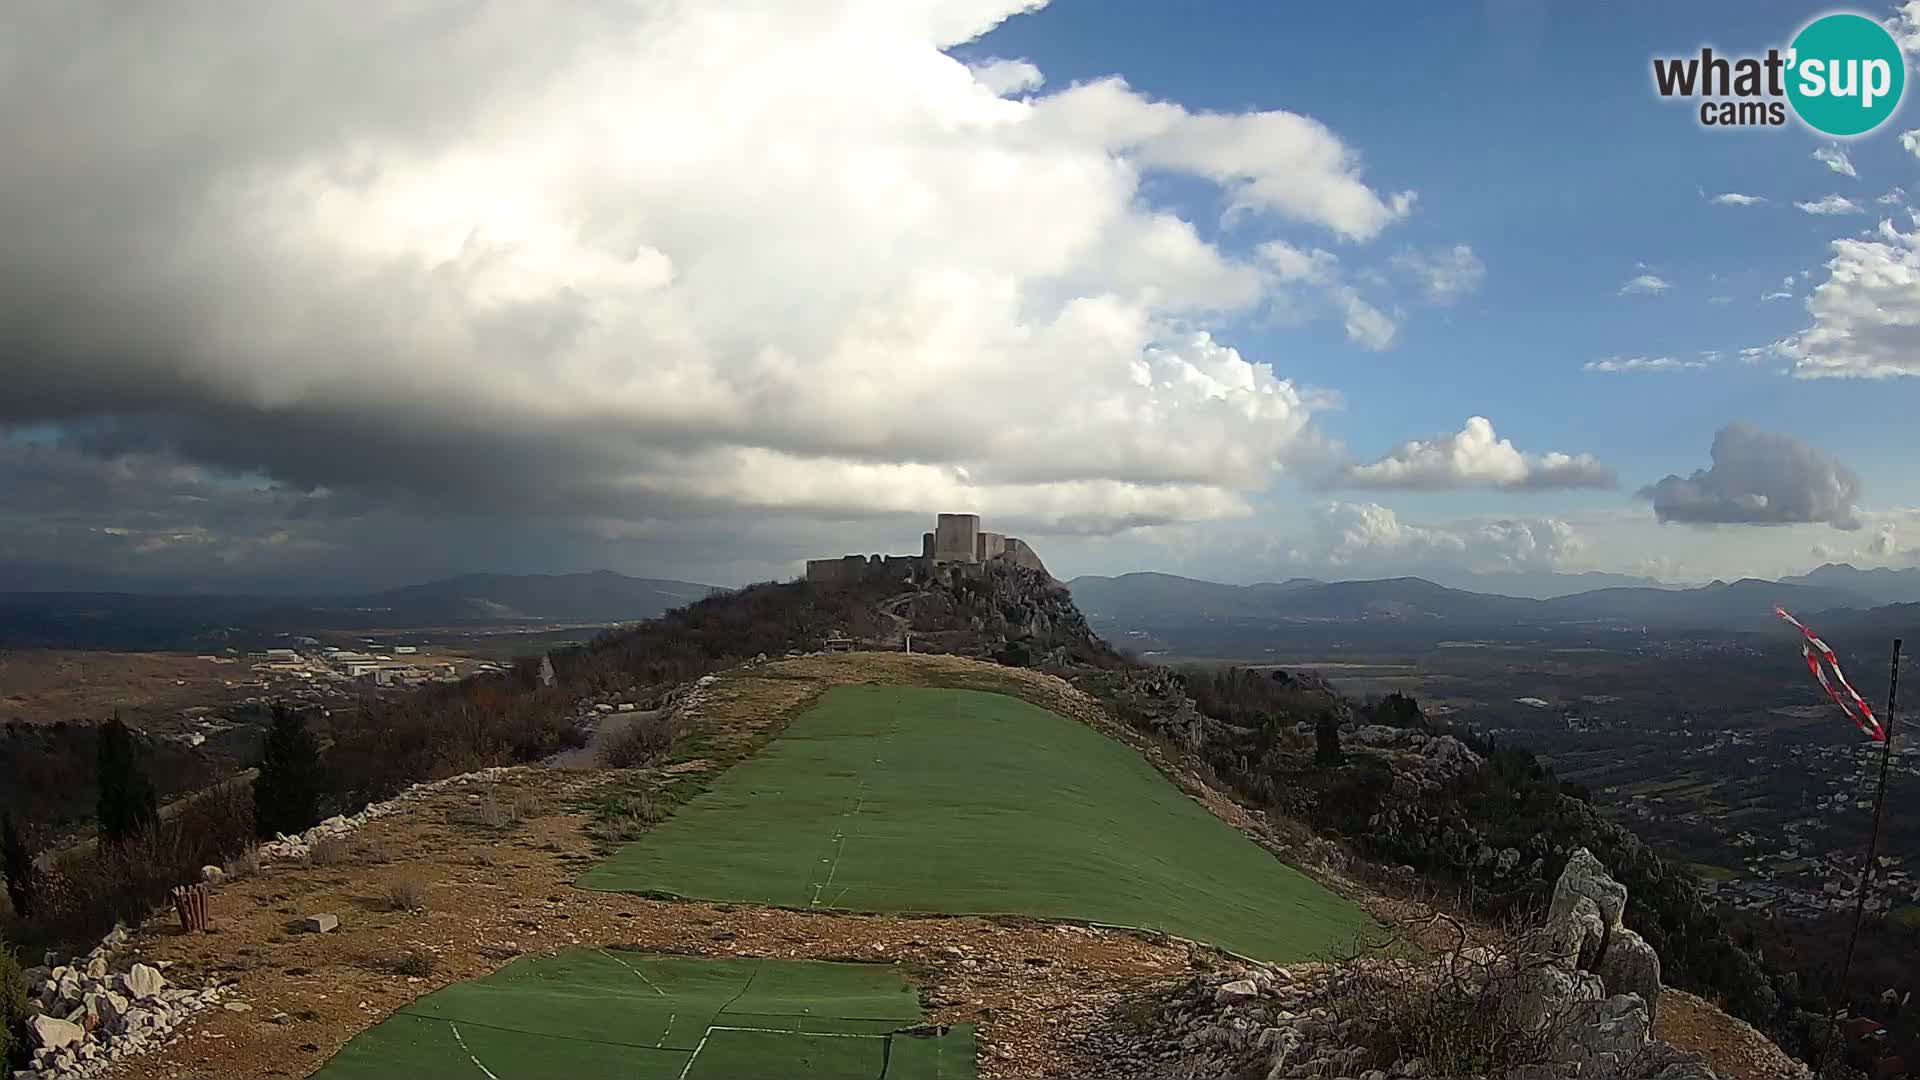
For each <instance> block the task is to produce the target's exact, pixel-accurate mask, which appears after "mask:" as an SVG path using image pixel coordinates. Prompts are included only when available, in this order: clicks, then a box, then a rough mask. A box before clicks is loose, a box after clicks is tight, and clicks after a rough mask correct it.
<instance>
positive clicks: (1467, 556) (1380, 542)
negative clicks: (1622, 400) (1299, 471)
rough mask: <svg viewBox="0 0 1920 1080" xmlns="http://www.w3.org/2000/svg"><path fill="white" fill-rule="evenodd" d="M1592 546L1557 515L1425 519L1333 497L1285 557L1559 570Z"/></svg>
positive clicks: (1329, 569) (1332, 563)
mask: <svg viewBox="0 0 1920 1080" xmlns="http://www.w3.org/2000/svg"><path fill="white" fill-rule="evenodd" d="M1584 546H1585V545H1584V541H1583V540H1582V538H1581V537H1580V535H1579V532H1578V530H1576V529H1575V527H1574V526H1573V525H1571V524H1569V523H1568V522H1565V521H1561V520H1557V519H1554V518H1540V519H1533V520H1516V519H1508V518H1502V519H1498V520H1492V521H1462V522H1449V523H1446V524H1441V525H1419V524H1414V523H1411V522H1406V521H1402V520H1400V517H1399V515H1397V514H1395V513H1394V512H1393V511H1392V510H1391V509H1389V508H1387V507H1385V506H1381V505H1379V504H1378V503H1349V502H1330V503H1326V504H1324V505H1322V506H1319V507H1317V508H1315V510H1314V514H1313V518H1312V525H1311V528H1310V531H1309V532H1308V534H1307V535H1306V536H1303V537H1297V538H1294V539H1292V540H1290V541H1288V542H1286V544H1285V546H1284V548H1283V549H1282V552H1281V554H1282V556H1283V557H1282V559H1281V560H1279V561H1281V562H1282V563H1283V564H1284V565H1287V566H1290V567H1291V568H1293V570H1294V571H1295V572H1300V573H1322V574H1327V575H1328V576H1336V577H1364V576H1367V575H1368V574H1369V573H1370V572H1371V573H1391V574H1402V573H1419V572H1422V571H1438V570H1451V571H1459V572H1467V573H1491V572H1502V571H1519V570H1553V569H1556V568H1558V567H1560V566H1562V565H1564V564H1565V563H1566V562H1567V561H1568V560H1570V559H1572V558H1575V557H1576V556H1578V555H1579V554H1580V553H1581V552H1582V551H1583V550H1584Z"/></svg>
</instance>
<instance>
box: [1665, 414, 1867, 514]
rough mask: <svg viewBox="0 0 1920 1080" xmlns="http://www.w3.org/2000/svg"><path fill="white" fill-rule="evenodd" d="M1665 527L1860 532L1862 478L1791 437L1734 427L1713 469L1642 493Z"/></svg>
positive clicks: (1722, 434) (1721, 441)
mask: <svg viewBox="0 0 1920 1080" xmlns="http://www.w3.org/2000/svg"><path fill="white" fill-rule="evenodd" d="M1639 496H1640V497H1641V498H1643V499H1651V500H1652V501H1653V512H1654V516H1655V517H1656V518H1657V519H1658V520H1660V521H1662V522H1669V521H1674V522H1680V523H1682V524H1688V525H1715V524H1726V525H1789V524H1800V523H1815V522H1824V523H1826V524H1828V525H1831V526H1833V527H1834V528H1836V529H1843V530H1848V531H1852V530H1855V529H1858V528H1860V517H1859V513H1858V511H1857V509H1856V504H1857V503H1858V502H1859V500H1860V478H1859V476H1857V475H1855V473H1854V471H1853V470H1852V469H1850V468H1848V467H1847V466H1846V465H1844V464H1842V463H1841V462H1839V461H1837V460H1835V459H1834V458H1833V457H1832V456H1831V455H1829V454H1827V453H1826V452H1825V451H1823V450H1820V449H1818V448H1817V447H1814V446H1811V445H1809V444H1808V443H1806V442H1805V441H1803V440H1801V439H1799V438H1797V437H1796V436H1793V435H1785V434H1778V433H1774V432H1766V431H1760V430H1758V429H1757V428H1754V427H1751V426H1749V425H1747V424H1740V423H1734V424H1728V425H1727V426H1726V427H1723V428H1721V429H1720V430H1719V431H1718V432H1717V433H1715V435H1714V437H1713V464H1712V465H1711V466H1709V467H1708V468H1705V469H1695V470H1694V471H1693V474H1692V475H1690V476H1686V477H1681V476H1678V475H1670V476H1667V477H1665V478H1663V479H1661V480H1660V481H1658V482H1656V483H1654V484H1650V485H1648V486H1647V487H1644V488H1641V489H1640V491H1639Z"/></svg>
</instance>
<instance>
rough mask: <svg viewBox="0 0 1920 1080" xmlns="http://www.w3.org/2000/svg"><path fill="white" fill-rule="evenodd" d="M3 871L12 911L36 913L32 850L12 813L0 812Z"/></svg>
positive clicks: (17, 913) (0, 851) (23, 914)
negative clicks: (34, 909) (34, 911)
mask: <svg viewBox="0 0 1920 1080" xmlns="http://www.w3.org/2000/svg"><path fill="white" fill-rule="evenodd" d="M0 870H3V871H4V873H5V876H6V879H7V898H8V899H10V900H12V901H13V913H14V914H15V915H19V916H21V917H22V918H24V917H26V916H28V915H31V914H33V894H34V869H33V852H31V851H28V850H27V842H26V840H25V839H24V838H22V837H21V835H20V826H19V825H18V823H16V822H15V821H14V820H13V815H12V814H11V813H6V812H0Z"/></svg>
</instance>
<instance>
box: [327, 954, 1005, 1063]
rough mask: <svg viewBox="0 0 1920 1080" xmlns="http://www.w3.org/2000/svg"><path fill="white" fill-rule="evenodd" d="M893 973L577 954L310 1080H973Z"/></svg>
mask: <svg viewBox="0 0 1920 1080" xmlns="http://www.w3.org/2000/svg"><path fill="white" fill-rule="evenodd" d="M920 1019H921V1012H920V1005H919V999H918V997H917V995H916V994H915V993H914V991H913V988H912V987H910V986H908V985H907V983H906V982H905V981H904V980H903V979H902V978H901V977H900V974H899V973H898V972H897V971H895V970H894V969H893V968H892V967H891V966H887V965H878V964H835V963H824V962H819V961H811V960H760V959H749V958H727V959H710V958H702V957H685V956H661V955H656V954H651V953H640V952H626V951H621V952H609V951H604V950H601V951H582V952H571V953H564V954H561V955H559V956H552V957H544V958H538V959H533V958H529V959H521V960H516V961H514V962H513V963H512V964H509V965H508V966H506V967H505V968H502V969H501V970H499V971H497V972H495V973H494V974H492V975H489V976H487V977H486V978H484V979H476V980H474V981H472V982H465V983H456V984H454V985H453V986H449V987H446V988H444V989H442V990H439V991H437V992H435V993H432V994H429V995H427V996H426V997H423V998H421V999H420V1000H418V1001H416V1002H414V1003H413V1004H411V1005H409V1006H407V1007H406V1008H404V1009H401V1010H400V1011H399V1012H398V1013H396V1014H394V1015H393V1016H392V1017H389V1018H388V1019H387V1020H386V1021H385V1022H383V1023H381V1024H379V1025H378V1026H376V1027H373V1028H370V1029H368V1030H367V1031H364V1032H362V1033H361V1034H360V1035H358V1036H356V1037H355V1038H354V1039H353V1040H352V1041H351V1042H349V1043H347V1045H346V1046H344V1047H342V1048H341V1050H340V1052H339V1053H338V1054H336V1055H334V1057H333V1059H332V1060H331V1061H329V1062H327V1064H326V1065H325V1066H324V1067H323V1068H322V1069H321V1070H320V1071H319V1072H318V1073H316V1074H314V1075H315V1076H316V1077H318V1078H320V1080H442V1078H445V1080H455V1078H458V1080H477V1078H481V1077H484V1076H488V1075H491V1076H494V1077H497V1078H498V1080H518V1078H523V1077H548V1076H553V1077H562V1076H564V1077H567V1078H569V1080H680V1078H682V1077H684V1078H685V1080H712V1078H718V1077H728V1078H739V1077H762V1076H764V1077H783V1078H784V1077H794V1078H807V1080H875V1078H880V1080H972V1077H973V1075H974V1068H973V1032H972V1030H971V1029H970V1028H966V1027H954V1028H952V1029H950V1030H948V1031H947V1032H946V1033H945V1034H940V1035H932V1036H929V1035H909V1034H894V1032H895V1031H897V1030H899V1029H902V1028H910V1027H914V1026H916V1025H917V1024H918V1023H919V1021H920Z"/></svg>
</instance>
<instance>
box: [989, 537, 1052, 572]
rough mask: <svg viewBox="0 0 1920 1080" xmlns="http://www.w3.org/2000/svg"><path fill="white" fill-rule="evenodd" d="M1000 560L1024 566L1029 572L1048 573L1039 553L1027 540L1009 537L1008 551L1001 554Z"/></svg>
mask: <svg viewBox="0 0 1920 1080" xmlns="http://www.w3.org/2000/svg"><path fill="white" fill-rule="evenodd" d="M1000 558H1002V559H1005V560H1006V561H1007V562H1010V563H1014V564H1016V565H1018V566H1024V567H1026V568H1027V569H1029V570H1038V571H1040V572H1041V573H1043V574H1046V573H1047V566H1046V564H1045V563H1043V562H1041V561H1040V555H1039V553H1037V552H1035V551H1034V550H1033V547H1032V546H1031V545H1029V544H1028V543H1027V542H1026V541H1025V540H1021V539H1018V538H1016V537H1012V536H1009V537H1007V546H1006V550H1005V551H1003V552H1002V553H1001V554H1000ZM1047 576H1048V577H1052V576H1053V575H1051V574H1047Z"/></svg>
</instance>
